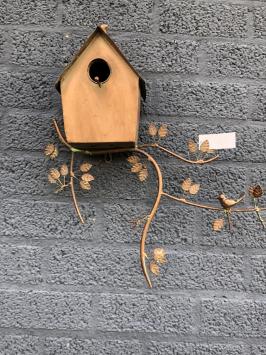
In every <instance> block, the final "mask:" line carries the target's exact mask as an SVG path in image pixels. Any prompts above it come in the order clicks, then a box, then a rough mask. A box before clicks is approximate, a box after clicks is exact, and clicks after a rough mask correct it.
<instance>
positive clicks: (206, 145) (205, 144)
mask: <svg viewBox="0 0 266 355" xmlns="http://www.w3.org/2000/svg"><path fill="white" fill-rule="evenodd" d="M209 149H210V144H209V141H208V140H207V139H206V140H205V141H204V142H202V143H201V145H200V151H201V152H202V153H208V150H209Z"/></svg>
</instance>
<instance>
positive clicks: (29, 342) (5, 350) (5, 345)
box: [0, 335, 41, 355]
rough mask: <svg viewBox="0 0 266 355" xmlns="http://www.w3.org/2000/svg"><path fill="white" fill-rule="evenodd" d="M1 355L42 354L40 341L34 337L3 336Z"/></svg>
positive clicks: (0, 340) (0, 344)
mask: <svg viewBox="0 0 266 355" xmlns="http://www.w3.org/2000/svg"><path fill="white" fill-rule="evenodd" d="M0 354H2V355H21V354H23V355H24V354H25V355H36V354H41V346H40V339H38V338H37V337H34V336H28V335H25V336H23V335H22V336H21V335H5V336H4V335H1V339H0Z"/></svg>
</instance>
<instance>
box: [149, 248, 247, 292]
mask: <svg viewBox="0 0 266 355" xmlns="http://www.w3.org/2000/svg"><path fill="white" fill-rule="evenodd" d="M243 269H244V263H243V258H242V257H239V256H234V255H219V254H216V255H211V254H207V253H206V254H191V253H186V254H185V253H183V254H182V255H176V254H167V263H166V264H165V265H164V266H163V267H162V268H161V273H160V275H159V276H157V277H155V278H154V285H155V286H157V287H159V288H160V289H161V288H175V289H176V288H178V289H192V290H195V289H202V290H205V289H207V290H219V289H221V290H225V289H227V290H237V291H241V290H244V289H245V286H244V283H245V281H244V271H243Z"/></svg>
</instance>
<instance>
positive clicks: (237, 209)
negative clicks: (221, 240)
mask: <svg viewBox="0 0 266 355" xmlns="http://www.w3.org/2000/svg"><path fill="white" fill-rule="evenodd" d="M162 195H163V196H166V197H168V198H171V199H172V200H175V201H178V202H181V203H183V204H185V205H189V206H194V207H199V208H203V209H206V210H213V211H224V208H222V207H216V206H211V205H205V204H201V203H197V202H192V201H188V200H186V199H185V198H180V197H176V196H173V195H170V194H168V193H166V192H164V191H163V192H162ZM259 210H260V211H266V207H260V208H259ZM230 211H231V213H233V212H238V213H239V212H256V211H257V209H256V208H254V207H249V208H231V209H230Z"/></svg>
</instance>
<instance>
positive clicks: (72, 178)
mask: <svg viewBox="0 0 266 355" xmlns="http://www.w3.org/2000/svg"><path fill="white" fill-rule="evenodd" d="M74 154H75V153H74V152H71V160H70V182H69V184H70V189H71V194H72V199H73V203H74V207H75V210H76V212H77V215H78V217H79V219H80V222H81V223H82V224H84V219H83V217H82V215H81V213H80V209H79V206H78V202H77V199H76V194H75V188H74V176H75V175H74V170H73V166H74Z"/></svg>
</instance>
